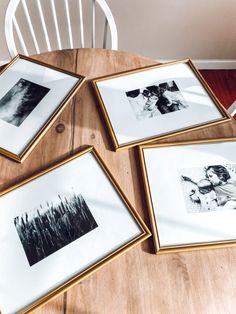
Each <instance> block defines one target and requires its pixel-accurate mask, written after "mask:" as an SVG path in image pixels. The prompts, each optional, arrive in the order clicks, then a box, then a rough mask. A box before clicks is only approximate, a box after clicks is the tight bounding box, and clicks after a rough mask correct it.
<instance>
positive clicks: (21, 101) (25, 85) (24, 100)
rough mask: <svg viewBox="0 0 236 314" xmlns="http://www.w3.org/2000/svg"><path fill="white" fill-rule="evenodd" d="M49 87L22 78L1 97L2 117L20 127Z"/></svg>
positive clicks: (0, 114) (0, 115) (0, 111)
mask: <svg viewBox="0 0 236 314" xmlns="http://www.w3.org/2000/svg"><path fill="white" fill-rule="evenodd" d="M49 91H50V89H49V88H47V87H45V86H41V85H39V84H36V83H33V82H30V81H28V80H25V79H23V78H21V79H20V80H19V81H18V82H17V83H16V84H15V85H14V86H13V87H12V88H11V89H10V90H9V91H8V92H7V93H6V94H5V95H4V96H3V97H2V98H1V99H0V119H2V120H4V121H5V122H7V123H10V124H12V125H14V126H16V127H19V126H20V125H21V124H22V123H23V122H24V120H25V119H26V118H27V117H28V115H29V114H30V113H31V112H32V111H33V110H34V108H35V107H36V106H37V105H38V104H39V102H40V101H41V100H42V99H43V98H44V97H45V96H46V94H47V93H48V92H49Z"/></svg>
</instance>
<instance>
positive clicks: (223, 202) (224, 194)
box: [205, 165, 236, 209]
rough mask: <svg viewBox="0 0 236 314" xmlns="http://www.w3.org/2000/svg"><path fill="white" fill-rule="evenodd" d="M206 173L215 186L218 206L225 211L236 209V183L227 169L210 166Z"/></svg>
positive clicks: (219, 166)
mask: <svg viewBox="0 0 236 314" xmlns="http://www.w3.org/2000/svg"><path fill="white" fill-rule="evenodd" d="M205 172H206V178H207V179H208V180H209V181H210V182H211V183H212V185H213V186H214V190H215V191H216V194H217V199H218V204H219V205H220V206H223V208H224V209H236V181H235V180H233V179H232V178H231V176H230V174H229V171H228V170H227V169H226V167H224V166H221V165H216V166H208V167H206V168H205Z"/></svg>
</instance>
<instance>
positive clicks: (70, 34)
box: [64, 0, 73, 49]
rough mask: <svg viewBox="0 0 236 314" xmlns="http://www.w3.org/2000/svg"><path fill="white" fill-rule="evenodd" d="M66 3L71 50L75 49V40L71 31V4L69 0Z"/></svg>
mask: <svg viewBox="0 0 236 314" xmlns="http://www.w3.org/2000/svg"><path fill="white" fill-rule="evenodd" d="M64 1H65V8H66V20H67V27H68V33H69V40H70V48H71V49H72V48H73V38H72V29H71V21H70V10H69V4H68V0H64Z"/></svg>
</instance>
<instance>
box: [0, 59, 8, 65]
mask: <svg viewBox="0 0 236 314" xmlns="http://www.w3.org/2000/svg"><path fill="white" fill-rule="evenodd" d="M8 62H9V60H8V61H7V60H0V66H1V65H3V64H6V63H8Z"/></svg>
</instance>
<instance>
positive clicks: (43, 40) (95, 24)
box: [5, 0, 118, 57]
mask: <svg viewBox="0 0 236 314" xmlns="http://www.w3.org/2000/svg"><path fill="white" fill-rule="evenodd" d="M72 5H74V6H73V8H74V9H73V10H72ZM103 16H105V24H103V23H102V22H103ZM63 20H65V23H63V22H62V21H63ZM34 23H35V24H34ZM64 24H66V27H64ZM36 25H37V27H36ZM72 26H73V29H72ZM78 28H79V29H78ZM108 35H110V36H108ZM5 38H6V42H7V46H8V49H9V52H10V55H11V57H14V56H15V55H16V54H17V53H18V49H17V45H18V46H19V52H22V53H24V54H26V55H29V52H30V54H34V53H41V52H43V51H52V50H54V49H60V50H61V49H64V48H67V47H70V48H74V47H76V48H77V47H82V48H84V47H91V46H92V47H93V48H95V47H103V48H106V47H107V46H108V45H109V46H111V48H112V49H117V46H118V43H117V42H118V37H117V29H116V24H115V21H114V18H113V15H112V13H111V10H110V8H109V6H108V5H107V3H106V0H70V1H69V0H50V1H49V2H48V0H9V4H8V7H7V11H6V16H5ZM26 39H27V40H26ZM16 43H17V45H16ZM75 43H76V44H75Z"/></svg>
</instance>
